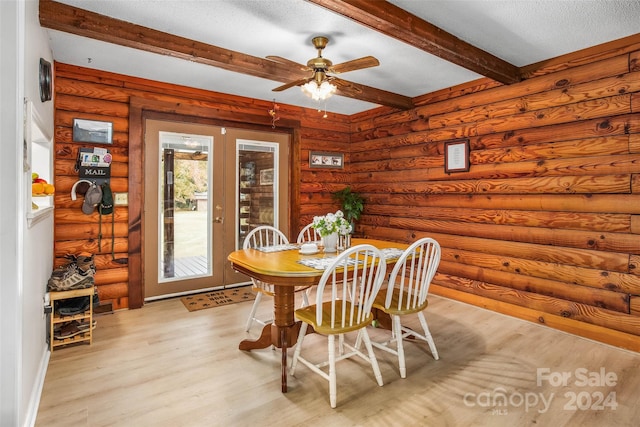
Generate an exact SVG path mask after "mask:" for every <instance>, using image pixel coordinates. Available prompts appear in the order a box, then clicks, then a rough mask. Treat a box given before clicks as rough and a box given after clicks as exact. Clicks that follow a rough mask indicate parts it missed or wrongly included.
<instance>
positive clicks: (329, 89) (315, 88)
mask: <svg viewBox="0 0 640 427" xmlns="http://www.w3.org/2000/svg"><path fill="white" fill-rule="evenodd" d="M301 88H302V92H303V93H304V94H305V95H307V96H308V97H310V98H311V99H313V100H314V101H324V100H325V99H327V98H329V97H330V96H331V95H333V94H334V93H336V90H337V87H336V85H334V84H332V83H330V82H328V81H327V80H325V81H323V82H322V83H320V84H318V83H317V82H316V81H315V80H311V81H309V82H307V83H305V84H303V85H302V86H301Z"/></svg>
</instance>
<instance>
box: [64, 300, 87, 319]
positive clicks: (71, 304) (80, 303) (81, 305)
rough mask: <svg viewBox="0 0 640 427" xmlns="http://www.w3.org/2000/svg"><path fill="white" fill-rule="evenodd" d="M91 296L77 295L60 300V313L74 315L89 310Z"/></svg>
mask: <svg viewBox="0 0 640 427" xmlns="http://www.w3.org/2000/svg"><path fill="white" fill-rule="evenodd" d="M90 304H91V298H89V297H77V298H69V299H65V300H60V302H59V303H58V314H59V315H60V316H73V315H75V314H80V313H84V312H85V311H87V310H89V305H90Z"/></svg>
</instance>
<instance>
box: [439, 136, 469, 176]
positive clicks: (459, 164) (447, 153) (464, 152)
mask: <svg viewBox="0 0 640 427" xmlns="http://www.w3.org/2000/svg"><path fill="white" fill-rule="evenodd" d="M468 170H469V140H468V139H461V140H457V141H450V142H445V143H444V171H445V173H452V172H467V171H468Z"/></svg>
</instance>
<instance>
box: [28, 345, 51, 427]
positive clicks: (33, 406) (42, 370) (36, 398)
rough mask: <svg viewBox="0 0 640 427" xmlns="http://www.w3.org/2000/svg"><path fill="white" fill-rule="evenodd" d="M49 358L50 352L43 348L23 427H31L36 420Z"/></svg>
mask: <svg viewBox="0 0 640 427" xmlns="http://www.w3.org/2000/svg"><path fill="white" fill-rule="evenodd" d="M50 358H51V352H50V351H49V348H48V347H45V351H44V353H43V354H42V358H41V359H40V367H39V368H38V375H37V376H36V378H35V382H34V384H33V389H32V390H31V396H30V397H29V406H28V408H27V412H26V414H25V421H24V427H33V426H35V425H36V418H37V417H38V408H39V407H40V397H41V396H42V389H43V388H44V379H45V377H46V376H47V368H48V367H49V359H50Z"/></svg>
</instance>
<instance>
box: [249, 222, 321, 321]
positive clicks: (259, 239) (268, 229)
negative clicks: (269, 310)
mask: <svg viewBox="0 0 640 427" xmlns="http://www.w3.org/2000/svg"><path fill="white" fill-rule="evenodd" d="M288 243H289V239H287V236H285V235H284V233H282V231H280V230H278V229H277V228H275V227H272V226H270V225H262V226H259V227H256V228H254V229H253V230H251V231H250V232H249V234H247V237H246V238H245V239H244V243H243V245H242V249H249V248H257V247H263V246H276V245H286V244H288ZM251 281H252V284H253V286H252V290H253V291H254V292H255V293H256V299H255V300H254V302H253V306H252V307H251V312H250V313H249V318H248V319H247V325H246V327H245V331H247V332H248V331H249V330H250V329H251V326H252V325H253V322H257V323H259V324H261V325H263V326H265V325H268V324H269V323H271V322H273V319H264V320H263V319H259V318H257V317H256V311H257V309H258V305H259V304H260V301H261V300H262V296H263V295H267V296H271V297H273V294H274V289H273V284H271V283H265V282H263V281H261V280H258V279H253V278H252V279H251ZM308 288H309V287H308V286H297V287H296V288H295V291H296V292H302V291H307V290H308ZM307 305H309V299H308V297H307V293H306V292H303V294H302V306H303V307H304V306H307Z"/></svg>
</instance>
